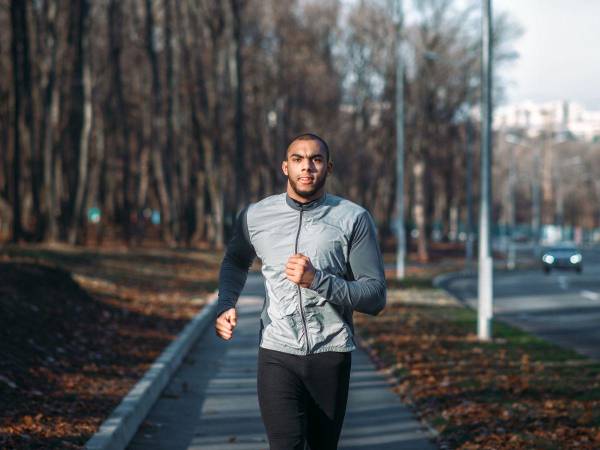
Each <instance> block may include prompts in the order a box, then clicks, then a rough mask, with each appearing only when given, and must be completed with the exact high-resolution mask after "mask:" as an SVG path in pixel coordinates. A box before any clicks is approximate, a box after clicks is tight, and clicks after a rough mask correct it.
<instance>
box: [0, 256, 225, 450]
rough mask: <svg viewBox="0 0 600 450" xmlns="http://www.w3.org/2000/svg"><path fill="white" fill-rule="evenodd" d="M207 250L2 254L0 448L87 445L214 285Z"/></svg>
mask: <svg viewBox="0 0 600 450" xmlns="http://www.w3.org/2000/svg"><path fill="white" fill-rule="evenodd" d="M220 259H221V254H218V253H215V252H208V251H189V250H165V249H155V250H153V249H143V250H142V249H140V250H131V251H128V250H127V249H124V248H113V249H105V250H98V249H94V250H93V249H86V248H73V247H66V246H65V247H48V246H19V247H4V248H2V249H1V250H0V448H3V449H4V448H7V449H9V448H65V449H69V448H82V447H83V445H84V444H85V442H86V441H87V440H88V439H89V438H90V437H91V435H92V434H93V433H94V432H95V431H96V430H97V429H98V427H99V425H100V424H101V423H102V421H103V420H104V419H105V418H106V417H107V416H108V415H109V414H110V412H111V411H112V410H113V409H114V408H115V407H116V406H117V405H118V404H119V402H120V401H121V399H122V397H123V396H124V395H126V394H127V392H128V391H129V390H130V389H131V387H133V385H134V384H135V383H136V382H137V381H138V380H139V379H140V378H141V377H142V375H143V374H144V373H145V371H146V370H147V369H148V368H149V366H150V365H151V364H152V362H153V361H154V360H155V359H156V358H157V357H158V356H159V355H160V353H161V352H162V351H163V350H164V349H165V348H166V347H167V346H168V344H169V343H170V342H171V341H173V339H175V337H176V336H177V334H178V333H179V332H180V331H181V330H182V329H183V328H184V326H185V325H186V324H187V323H188V322H189V320H190V319H191V318H192V317H193V316H194V315H195V314H196V313H197V312H198V311H199V310H200V309H201V308H202V306H203V305H204V304H205V302H206V300H207V299H208V298H209V296H210V294H211V293H212V292H214V290H215V289H216V286H217V276H218V269H219V264H220Z"/></svg>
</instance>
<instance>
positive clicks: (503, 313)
mask: <svg viewBox="0 0 600 450" xmlns="http://www.w3.org/2000/svg"><path fill="white" fill-rule="evenodd" d="M582 254H583V258H584V260H583V261H584V269H583V273H581V274H577V273H575V272H574V271H559V270H554V271H553V272H552V273H551V274H549V275H545V274H544V273H543V272H542V270H541V268H540V269H539V270H519V271H514V272H505V271H496V272H495V273H494V315H495V316H496V317H497V318H500V319H502V320H504V321H506V322H508V323H511V324H513V325H517V326H519V327H521V328H523V329H525V330H527V331H530V332H532V333H534V334H536V335H538V336H540V337H542V338H544V339H546V340H548V341H551V342H554V343H556V344H559V345H561V346H563V347H566V348H571V349H574V350H576V351H578V352H579V353H581V354H584V355H587V356H589V357H591V358H594V359H598V360H600V250H599V249H590V250H584V251H583V253H582ZM443 287H444V288H446V289H447V290H448V291H449V292H451V293H452V294H453V295H455V296H457V297H458V298H460V299H461V300H463V301H464V302H466V303H467V304H469V305H471V306H473V307H476V306H477V277H476V276H464V277H459V278H454V279H451V280H449V281H448V282H445V283H443Z"/></svg>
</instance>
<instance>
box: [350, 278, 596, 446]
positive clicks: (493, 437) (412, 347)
mask: <svg viewBox="0 0 600 450" xmlns="http://www.w3.org/2000/svg"><path fill="white" fill-rule="evenodd" d="M444 296H446V294H444V293H442V292H441V291H438V290H435V289H427V288H421V289H407V290H406V291H397V290H396V291H394V290H391V291H390V298H391V299H393V301H392V302H390V303H391V304H389V305H388V307H387V308H386V310H385V311H384V313H382V314H381V315H380V316H378V317H375V318H370V317H365V316H362V315H358V316H357V317H356V326H357V332H358V333H359V335H360V336H361V338H362V340H363V341H364V342H365V343H366V344H367V345H368V346H369V348H370V351H371V352H372V354H373V356H375V358H376V360H378V361H379V364H380V365H381V368H382V369H384V370H385V371H387V372H388V373H389V374H390V375H391V376H393V378H394V379H395V380H396V382H397V384H396V387H395V390H396V391H397V393H398V394H399V395H400V396H402V397H403V399H404V400H406V401H408V402H410V403H411V404H412V405H413V406H414V407H415V409H416V410H417V412H418V414H419V415H420V417H421V418H422V419H424V420H426V421H427V422H428V423H429V424H431V425H432V426H433V427H434V428H435V429H437V430H438V432H439V444H440V446H441V447H442V448H453V449H463V450H466V449H532V448H536V449H538V448H539V449H558V448H578V449H598V448H600V363H598V362H595V361H592V360H589V359H586V358H584V357H581V356H580V355H578V354H577V353H575V352H572V351H569V350H565V349H562V348H560V347H557V346H555V345H552V344H549V343H547V342H545V341H543V340H541V339H538V338H536V337H535V336H532V335H530V334H528V333H526V332H523V331H521V330H519V329H517V328H514V327H511V326H508V325H506V324H503V323H501V322H495V325H494V336H495V337H494V339H493V340H492V341H490V342H488V343H482V342H480V341H478V339H477V336H476V334H475V330H476V321H477V318H476V313H475V312H474V311H472V310H470V309H466V308H464V307H461V306H458V305H452V301H451V299H446V301H443V298H444ZM431 298H435V299H438V301H436V302H435V303H436V304H432V302H431Z"/></svg>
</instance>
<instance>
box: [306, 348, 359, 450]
mask: <svg viewBox="0 0 600 450" xmlns="http://www.w3.org/2000/svg"><path fill="white" fill-rule="evenodd" d="M307 358H308V360H307V363H308V364H307V373H306V376H305V378H304V382H305V385H306V388H307V389H308V391H309V397H310V398H309V400H308V411H307V440H308V445H309V446H310V448H311V450H336V449H337V443H338V440H339V438H340V433H341V431H342V425H343V423H344V415H345V414H346V403H347V400H348V385H349V382H350V366H351V353H350V352H348V353H337V352H325V353H317V354H314V355H308V356H307Z"/></svg>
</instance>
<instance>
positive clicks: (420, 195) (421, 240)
mask: <svg viewBox="0 0 600 450" xmlns="http://www.w3.org/2000/svg"><path fill="white" fill-rule="evenodd" d="M413 180H414V186H415V197H414V198H415V200H414V206H413V212H414V220H415V225H416V227H417V230H418V232H419V237H418V238H417V258H418V260H419V262H423V263H424V262H427V261H429V253H428V250H427V230H426V217H425V214H426V211H425V209H426V205H425V160H424V159H423V157H422V155H420V154H418V155H417V156H416V161H415V163H414V165H413Z"/></svg>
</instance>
